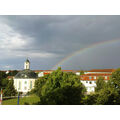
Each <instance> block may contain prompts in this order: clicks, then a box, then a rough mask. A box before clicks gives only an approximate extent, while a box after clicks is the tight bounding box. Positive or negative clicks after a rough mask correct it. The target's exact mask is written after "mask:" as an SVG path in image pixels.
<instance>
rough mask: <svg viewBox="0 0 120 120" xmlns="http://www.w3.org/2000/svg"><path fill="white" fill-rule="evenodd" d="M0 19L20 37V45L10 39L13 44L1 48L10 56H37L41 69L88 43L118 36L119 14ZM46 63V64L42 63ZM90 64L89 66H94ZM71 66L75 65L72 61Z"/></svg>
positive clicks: (2, 17)
mask: <svg viewBox="0 0 120 120" xmlns="http://www.w3.org/2000/svg"><path fill="white" fill-rule="evenodd" d="M0 22H1V24H6V25H8V27H10V28H11V29H12V32H13V33H14V32H15V33H14V34H15V35H16V34H19V35H16V36H20V37H17V39H18V38H19V39H18V42H20V41H21V40H23V42H22V43H21V42H20V44H21V46H19V44H18V47H15V46H16V43H14V41H13V42H12V43H10V44H11V45H13V43H14V44H15V45H13V47H10V46H9V45H8V47H6V48H5V46H2V47H1V49H2V50H4V49H8V48H9V49H8V50H9V51H12V55H10V56H12V57H13V56H14V57H15V56H16V54H18V56H22V58H25V57H26V56H28V57H31V58H32V59H34V61H35V58H36V56H37V57H38V56H41V57H40V58H41V60H40V61H41V62H39V64H40V65H41V66H42V68H41V69H44V68H50V67H52V66H54V64H56V63H57V62H59V61H60V60H61V59H62V58H64V57H65V56H67V55H69V54H71V53H73V52H75V51H76V50H79V49H81V48H85V47H87V46H88V45H91V44H94V43H96V42H100V41H105V40H106V41H107V40H112V39H118V38H120V16H1V17H0ZM10 32H11V31H8V33H10ZM14 34H13V36H14ZM5 35H6V34H5ZM10 36H12V35H11V34H10V35H9V37H10ZM1 37H2V36H1ZM10 39H11V38H10ZM5 45H6V43H5ZM114 49H115V48H114ZM104 50H105V48H104ZM96 51H97V50H96ZM5 54H6V56H7V55H8V54H10V53H8V51H6V53H5ZM101 54H102V53H101ZM111 54H112V53H111ZM18 56H16V57H15V58H16V59H17V57H18ZM46 57H47V58H46ZM7 58H8V59H9V55H8V57H7ZM16 59H15V60H16ZM46 59H47V60H46ZM48 60H49V63H48V62H47V61H48ZM46 63H47V66H49V67H44V66H43V65H45V64H46ZM73 63H74V62H73ZM92 64H93V63H92ZM92 64H91V67H92V66H95V65H92ZM95 64H97V63H95ZM13 66H14V65H13ZM71 66H72V67H73V69H76V68H77V67H76V64H75V63H74V64H73V65H71ZM98 67H99V66H98ZM33 68H34V67H33ZM35 68H36V67H35ZM70 68H71V67H70ZM71 69H72V68H71Z"/></svg>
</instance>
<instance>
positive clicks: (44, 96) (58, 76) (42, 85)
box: [34, 68, 86, 105]
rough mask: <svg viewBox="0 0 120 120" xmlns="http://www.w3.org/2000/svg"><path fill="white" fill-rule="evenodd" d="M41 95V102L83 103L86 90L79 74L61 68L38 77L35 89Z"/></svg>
mask: <svg viewBox="0 0 120 120" xmlns="http://www.w3.org/2000/svg"><path fill="white" fill-rule="evenodd" d="M34 91H35V92H36V94H37V95H39V97H40V100H41V101H40V103H39V104H56V105H58V104H65V105H66V104H82V98H83V96H84V93H85V91H86V89H85V87H84V86H83V84H82V83H81V82H80V78H79V76H77V75H75V74H74V73H66V72H62V71H61V68H58V69H57V70H56V71H54V72H52V73H51V74H49V75H47V76H44V77H42V78H40V79H38V80H37V81H36V82H35V89H34Z"/></svg>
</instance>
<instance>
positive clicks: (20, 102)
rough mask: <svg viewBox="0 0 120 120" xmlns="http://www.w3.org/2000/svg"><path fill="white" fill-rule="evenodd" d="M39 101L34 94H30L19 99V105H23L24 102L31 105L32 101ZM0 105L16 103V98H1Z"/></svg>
mask: <svg viewBox="0 0 120 120" xmlns="http://www.w3.org/2000/svg"><path fill="white" fill-rule="evenodd" d="M38 101H40V98H39V97H38V96H36V95H31V96H29V97H23V98H20V99H19V105H24V103H25V102H27V103H29V104H30V105H32V104H33V103H36V102H38ZM2 105H17V98H14V99H9V100H3V102H2Z"/></svg>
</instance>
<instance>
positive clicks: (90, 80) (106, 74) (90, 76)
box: [80, 69, 115, 93]
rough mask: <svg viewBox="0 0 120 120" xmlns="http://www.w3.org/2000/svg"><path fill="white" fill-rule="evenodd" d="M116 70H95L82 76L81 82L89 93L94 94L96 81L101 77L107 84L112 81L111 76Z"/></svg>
mask: <svg viewBox="0 0 120 120" xmlns="http://www.w3.org/2000/svg"><path fill="white" fill-rule="evenodd" d="M114 71H115V70H114V69H94V70H90V71H87V72H85V74H84V75H81V76H80V81H81V82H82V83H83V84H84V86H85V87H86V89H87V92H88V93H90V92H94V91H95V87H96V81H97V79H98V78H99V77H103V78H104V80H105V81H106V82H107V81H108V80H110V76H111V75H112V72H114Z"/></svg>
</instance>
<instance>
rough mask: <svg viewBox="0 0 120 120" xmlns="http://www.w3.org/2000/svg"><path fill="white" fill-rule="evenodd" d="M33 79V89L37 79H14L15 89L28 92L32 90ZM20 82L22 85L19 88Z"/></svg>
mask: <svg viewBox="0 0 120 120" xmlns="http://www.w3.org/2000/svg"><path fill="white" fill-rule="evenodd" d="M31 81H32V89H33V88H34V84H35V79H14V86H15V89H16V90H17V91H18V92H24V93H27V92H28V91H30V90H31V89H30V82H31ZM19 83H21V85H20V89H19Z"/></svg>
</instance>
